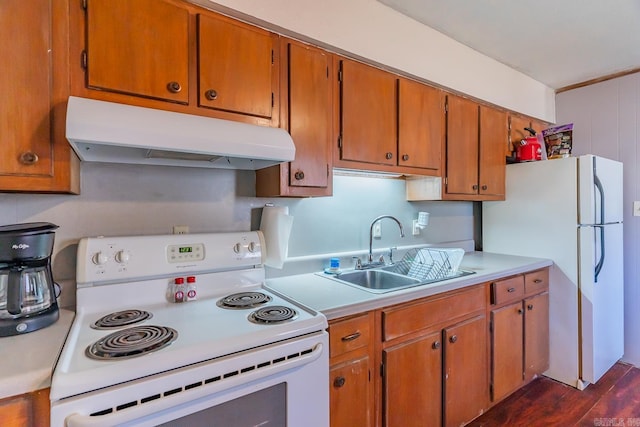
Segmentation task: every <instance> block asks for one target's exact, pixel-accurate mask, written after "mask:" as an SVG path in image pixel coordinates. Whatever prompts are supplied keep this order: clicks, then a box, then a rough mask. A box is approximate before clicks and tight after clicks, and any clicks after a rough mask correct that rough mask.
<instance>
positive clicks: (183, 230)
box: [173, 225, 189, 234]
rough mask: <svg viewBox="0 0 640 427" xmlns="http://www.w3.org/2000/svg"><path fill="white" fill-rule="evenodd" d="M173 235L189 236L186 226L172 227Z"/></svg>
mask: <svg viewBox="0 0 640 427" xmlns="http://www.w3.org/2000/svg"><path fill="white" fill-rule="evenodd" d="M173 234H189V226H188V225H174V226H173Z"/></svg>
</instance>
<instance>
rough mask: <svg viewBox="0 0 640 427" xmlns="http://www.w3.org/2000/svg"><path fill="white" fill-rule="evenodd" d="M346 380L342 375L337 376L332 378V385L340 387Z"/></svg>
mask: <svg viewBox="0 0 640 427" xmlns="http://www.w3.org/2000/svg"><path fill="white" fill-rule="evenodd" d="M346 382H347V380H345V379H344V377H337V378H336V379H335V380H333V386H334V387H335V388H340V387H342V386H343V385H344V383H346Z"/></svg>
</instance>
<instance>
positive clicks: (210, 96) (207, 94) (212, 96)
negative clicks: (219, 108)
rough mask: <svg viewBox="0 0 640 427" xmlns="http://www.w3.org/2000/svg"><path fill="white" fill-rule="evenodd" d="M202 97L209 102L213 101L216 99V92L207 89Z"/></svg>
mask: <svg viewBox="0 0 640 427" xmlns="http://www.w3.org/2000/svg"><path fill="white" fill-rule="evenodd" d="M204 97H205V98H207V99H208V100H209V101H214V100H216V99H217V98H218V92H216V91H215V90H214V89H209V90H208V91H206V92H205V93H204Z"/></svg>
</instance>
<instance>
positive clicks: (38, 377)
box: [0, 309, 75, 399]
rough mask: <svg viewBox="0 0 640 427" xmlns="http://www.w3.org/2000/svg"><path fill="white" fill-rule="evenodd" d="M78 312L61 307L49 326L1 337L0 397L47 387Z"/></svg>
mask: <svg viewBox="0 0 640 427" xmlns="http://www.w3.org/2000/svg"><path fill="white" fill-rule="evenodd" d="M74 315H75V313H74V312H73V311H69V310H64V309H63V310H60V318H59V319H58V320H57V321H56V322H55V323H54V324H53V325H50V326H47V327H46V328H42V329H39V330H37V331H34V332H29V333H28V334H24V335H16V336H12V337H2V338H0V360H1V361H2V362H0V399H2V398H5V397H9V396H16V395H19V394H23V393H29V392H32V391H36V390H40V389H43V388H47V387H49V386H50V385H51V374H52V372H53V368H54V366H55V363H56V361H57V359H58V354H59V353H60V350H61V349H62V345H63V344H64V341H65V339H66V337H67V333H68V332H69V328H70V327H71V322H72V321H73V317H74Z"/></svg>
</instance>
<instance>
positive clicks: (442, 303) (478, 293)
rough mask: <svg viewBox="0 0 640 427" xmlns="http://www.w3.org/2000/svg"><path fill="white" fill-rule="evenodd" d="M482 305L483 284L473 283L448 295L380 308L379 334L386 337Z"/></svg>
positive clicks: (387, 338)
mask: <svg viewBox="0 0 640 427" xmlns="http://www.w3.org/2000/svg"><path fill="white" fill-rule="evenodd" d="M485 307H486V294H485V287H484V286H474V287H473V288H470V289H468V290H465V291H463V292H459V293H456V294H453V295H450V296H444V297H440V298H438V297H436V298H433V299H429V300H427V301H424V302H420V303H417V304H412V305H410V306H406V305H405V306H402V307H398V308H391V309H387V310H384V311H383V312H382V336H383V339H384V340H385V341H389V340H392V339H394V338H397V337H400V336H402V335H406V334H409V333H411V332H415V331H419V330H421V329H425V328H428V327H430V326H434V325H436V324H438V323H442V322H445V321H450V320H451V319H454V318H456V317H460V316H464V315H465V314H468V313H472V312H474V311H477V310H482V309H484V308H485Z"/></svg>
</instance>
